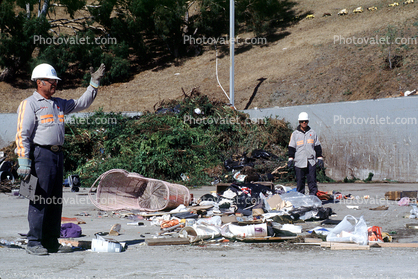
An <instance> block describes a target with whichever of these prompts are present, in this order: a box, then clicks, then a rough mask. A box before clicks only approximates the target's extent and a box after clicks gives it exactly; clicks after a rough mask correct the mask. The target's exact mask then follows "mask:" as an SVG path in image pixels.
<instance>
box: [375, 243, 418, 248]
mask: <svg viewBox="0 0 418 279" xmlns="http://www.w3.org/2000/svg"><path fill="white" fill-rule="evenodd" d="M372 247H382V248H386V247H387V248H418V243H415V242H414V243H398V242H383V243H378V242H377V243H374V244H373V245H372Z"/></svg>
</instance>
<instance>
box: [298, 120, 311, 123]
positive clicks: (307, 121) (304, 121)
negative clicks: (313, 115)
mask: <svg viewBox="0 0 418 279" xmlns="http://www.w3.org/2000/svg"><path fill="white" fill-rule="evenodd" d="M299 123H309V120H302V121H299Z"/></svg>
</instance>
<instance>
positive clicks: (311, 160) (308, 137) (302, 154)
mask: <svg viewBox="0 0 418 279" xmlns="http://www.w3.org/2000/svg"><path fill="white" fill-rule="evenodd" d="M298 121H299V126H298V127H297V129H296V130H295V131H294V132H293V133H292V136H291V137H290V142H289V147H288V149H289V161H288V162H287V166H288V168H289V169H293V168H294V169H295V173H296V181H297V188H296V190H297V191H298V192H299V193H302V194H305V179H306V178H307V180H308V188H309V194H310V195H316V193H317V192H318V186H317V184H316V167H317V166H318V167H319V168H323V167H324V160H323V157H322V147H321V143H320V142H319V139H318V136H317V134H316V132H315V131H314V130H313V129H311V127H309V125H308V124H309V116H308V114H307V113H306V112H301V113H300V114H299V117H298Z"/></svg>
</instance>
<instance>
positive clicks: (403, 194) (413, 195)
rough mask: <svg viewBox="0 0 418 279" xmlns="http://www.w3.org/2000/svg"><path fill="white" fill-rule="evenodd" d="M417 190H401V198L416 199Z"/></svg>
mask: <svg viewBox="0 0 418 279" xmlns="http://www.w3.org/2000/svg"><path fill="white" fill-rule="evenodd" d="M417 196H418V191H402V192H401V198H404V197H408V198H410V199H417Z"/></svg>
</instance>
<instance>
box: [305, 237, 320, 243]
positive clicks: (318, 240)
mask: <svg viewBox="0 0 418 279" xmlns="http://www.w3.org/2000/svg"><path fill="white" fill-rule="evenodd" d="M321 242H323V241H322V239H320V238H309V237H306V238H305V243H318V244H320V243H321Z"/></svg>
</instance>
